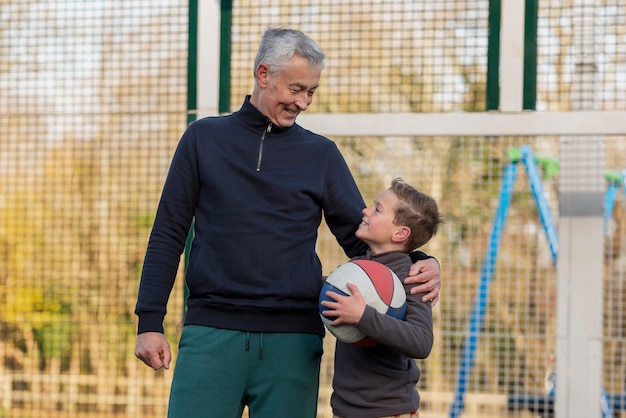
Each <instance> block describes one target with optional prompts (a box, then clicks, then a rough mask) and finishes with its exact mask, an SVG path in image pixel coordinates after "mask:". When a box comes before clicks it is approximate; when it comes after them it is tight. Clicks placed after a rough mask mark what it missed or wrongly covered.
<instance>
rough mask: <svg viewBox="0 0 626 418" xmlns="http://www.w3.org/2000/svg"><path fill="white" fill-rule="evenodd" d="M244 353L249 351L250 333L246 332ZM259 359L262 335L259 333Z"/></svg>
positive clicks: (261, 355) (261, 351)
mask: <svg viewBox="0 0 626 418" xmlns="http://www.w3.org/2000/svg"><path fill="white" fill-rule="evenodd" d="M246 351H250V332H246ZM259 358H260V359H262V358H263V333H262V332H260V333H259Z"/></svg>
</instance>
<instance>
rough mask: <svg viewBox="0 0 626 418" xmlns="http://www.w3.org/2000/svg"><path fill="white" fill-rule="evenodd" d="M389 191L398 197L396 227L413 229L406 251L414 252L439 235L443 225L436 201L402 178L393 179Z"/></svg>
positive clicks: (394, 220) (394, 221)
mask: <svg viewBox="0 0 626 418" xmlns="http://www.w3.org/2000/svg"><path fill="white" fill-rule="evenodd" d="M389 190H391V191H392V192H394V193H395V194H396V196H397V197H398V205H397V206H396V208H395V209H396V215H395V217H394V219H393V223H394V225H397V226H407V227H409V229H411V235H410V236H409V239H408V241H407V242H406V247H405V249H406V250H407V251H412V250H415V249H417V248H419V247H421V246H422V245H424V244H426V243H427V242H428V241H429V240H430V239H431V238H432V237H433V236H434V235H435V234H436V233H437V228H438V225H439V224H441V223H443V218H442V217H441V214H440V213H439V209H438V207H437V202H436V201H435V199H433V198H432V197H430V196H428V195H427V194H424V193H422V192H419V191H417V190H416V189H415V188H414V187H413V186H411V185H410V184H408V183H406V182H405V181H404V180H402V179H401V178H395V179H393V180H392V182H391V187H390V188H389Z"/></svg>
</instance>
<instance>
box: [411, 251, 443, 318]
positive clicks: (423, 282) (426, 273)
mask: <svg viewBox="0 0 626 418" xmlns="http://www.w3.org/2000/svg"><path fill="white" fill-rule="evenodd" d="M404 283H405V284H416V285H418V286H414V287H413V288H411V294H412V295H414V294H416V293H427V294H426V295H425V296H424V297H422V302H429V301H430V305H431V306H433V307H434V306H435V305H436V304H437V302H438V301H439V290H440V289H441V270H440V267H439V262H438V261H437V260H436V259H434V258H428V259H426V260H419V261H417V262H416V263H415V264H413V265H412V266H411V269H410V270H409V277H407V278H406V279H405V280H404Z"/></svg>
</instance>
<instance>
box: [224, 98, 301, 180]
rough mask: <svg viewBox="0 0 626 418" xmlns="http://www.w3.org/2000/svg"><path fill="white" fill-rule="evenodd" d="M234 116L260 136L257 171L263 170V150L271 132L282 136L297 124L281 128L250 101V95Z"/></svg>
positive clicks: (275, 135) (276, 135) (273, 134)
mask: <svg viewBox="0 0 626 418" xmlns="http://www.w3.org/2000/svg"><path fill="white" fill-rule="evenodd" d="M233 116H235V118H236V119H237V120H238V121H239V122H241V123H242V124H244V125H245V126H247V127H248V128H250V129H251V130H253V131H254V132H256V133H257V134H258V135H259V136H258V137H257V138H259V139H258V140H259V153H258V157H257V163H256V166H255V167H254V169H255V171H257V172H259V171H261V168H262V164H263V152H264V151H265V146H266V144H265V142H266V141H267V139H268V136H269V134H270V133H271V134H272V137H280V135H284V134H287V133H288V132H289V131H290V130H291V129H293V128H294V127H295V126H296V124H295V123H294V124H293V125H292V126H290V127H288V128H279V127H277V126H275V125H274V124H273V123H272V122H271V121H270V120H269V119H268V118H267V117H266V116H265V115H264V114H263V113H261V111H260V110H259V109H257V108H256V107H255V106H254V105H253V104H252V103H250V96H249V95H248V96H246V98H245V99H244V102H243V105H242V106H241V108H240V109H239V110H238V111H237V112H235V113H233Z"/></svg>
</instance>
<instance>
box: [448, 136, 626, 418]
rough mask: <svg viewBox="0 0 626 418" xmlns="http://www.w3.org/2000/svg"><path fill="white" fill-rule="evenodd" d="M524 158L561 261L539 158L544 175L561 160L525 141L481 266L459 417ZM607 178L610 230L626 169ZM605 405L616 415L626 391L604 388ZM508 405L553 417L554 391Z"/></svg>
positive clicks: (512, 160) (507, 178) (606, 417)
mask: <svg viewBox="0 0 626 418" xmlns="http://www.w3.org/2000/svg"><path fill="white" fill-rule="evenodd" d="M520 161H521V162H522V163H523V164H524V167H525V169H526V174H527V175H528V179H529V182H530V186H531V191H532V194H533V197H534V200H535V203H536V205H537V208H538V211H539V216H540V218H541V224H542V226H543V230H544V231H545V233H546V236H547V239H548V244H549V247H550V252H551V254H552V262H553V264H554V265H555V266H556V263H557V256H558V236H557V232H556V227H555V224H554V222H553V220H552V216H551V214H550V208H549V206H548V202H547V201H546V198H545V194H544V192H543V187H542V184H541V177H540V175H539V170H538V168H537V162H538V161H539V162H540V163H541V164H542V166H543V169H544V175H545V176H546V177H549V176H551V175H554V174H556V173H558V160H556V159H550V158H542V159H539V158H536V157H535V156H534V155H533V153H532V151H531V149H530V147H529V146H527V145H524V146H522V147H520V148H519V149H512V150H511V151H510V153H509V162H508V163H507V165H506V166H505V168H504V173H503V176H502V184H501V188H500V199H499V204H498V208H497V209H496V213H495V217H494V222H493V227H492V231H491V235H490V236H489V242H488V245H487V252H486V255H485V258H484V260H483V266H482V269H481V277H480V283H479V286H478V293H477V294H476V297H475V299H474V305H473V308H472V313H471V317H470V321H469V325H468V329H467V337H466V341H465V346H464V349H463V354H462V357H461V363H460V367H459V372H458V378H457V388H456V392H455V396H454V399H453V403H452V406H451V408H450V418H458V417H459V416H460V414H461V411H463V407H464V396H465V392H466V391H467V382H468V379H469V376H470V374H471V371H472V366H473V363H474V354H475V351H476V346H477V342H478V337H479V335H480V332H481V327H482V323H483V317H484V314H485V309H486V306H487V300H488V299H487V298H488V293H489V288H490V286H491V282H492V280H493V274H494V266H495V262H496V260H497V258H498V249H499V247H500V241H501V238H502V233H503V230H504V224H505V222H506V216H507V212H508V209H509V207H510V204H511V196H512V193H513V187H514V185H515V179H516V176H517V167H518V163H519V162H520ZM606 178H607V181H608V184H609V186H608V189H607V191H606V193H605V205H604V206H605V213H604V219H605V222H604V224H605V233H606V232H607V227H608V226H607V225H608V220H609V219H610V218H611V217H612V214H613V208H614V206H615V201H616V199H617V194H618V191H619V187H620V184H621V186H622V187H623V190H624V193H625V194H626V170H624V171H622V172H613V171H612V172H608V173H607V174H606ZM601 408H602V417H603V418H613V417H614V415H613V411H620V410H623V409H626V394H617V395H609V394H607V393H606V392H605V391H603V392H602V405H601ZM508 409H509V410H510V411H514V410H523V409H526V410H529V411H530V412H533V413H535V414H538V415H540V416H542V417H544V418H548V417H553V416H554V391H551V393H546V394H522V395H511V396H509V398H508Z"/></svg>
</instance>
